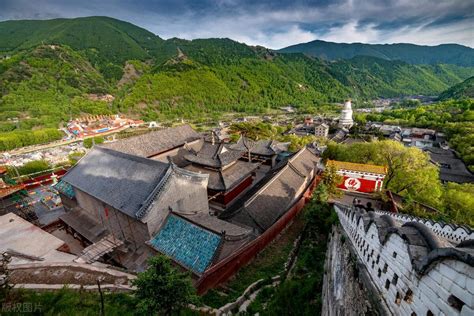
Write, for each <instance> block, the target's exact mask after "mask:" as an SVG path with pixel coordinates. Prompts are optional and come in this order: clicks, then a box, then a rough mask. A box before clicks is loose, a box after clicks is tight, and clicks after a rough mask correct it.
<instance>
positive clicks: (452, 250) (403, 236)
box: [334, 205, 474, 316]
mask: <svg viewBox="0 0 474 316" xmlns="http://www.w3.org/2000/svg"><path fill="white" fill-rule="evenodd" d="M334 208H335V210H336V212H337V214H338V216H339V221H340V223H341V226H342V227H343V229H344V231H345V232H346V234H347V236H348V238H349V240H348V242H350V243H351V244H352V246H353V248H354V249H355V250H356V253H357V257H358V258H359V260H360V261H361V262H363V264H364V266H365V268H366V269H367V271H368V275H369V278H370V281H371V283H372V285H373V286H374V287H375V289H376V290H377V292H378V296H379V297H380V299H381V300H383V301H384V304H385V305H386V306H387V307H388V310H389V311H390V313H392V314H395V315H412V316H414V315H474V267H473V266H474V256H473V255H474V249H473V248H472V247H473V245H472V242H469V241H464V243H462V244H460V245H458V246H457V247H453V246H452V244H451V243H449V242H448V241H447V240H445V239H443V238H439V237H438V236H436V235H435V234H434V232H433V231H432V230H431V229H429V228H428V227H427V226H426V225H424V224H422V223H420V222H417V221H414V222H406V223H403V221H402V222H401V223H400V222H397V221H395V220H394V218H393V217H391V216H388V215H386V214H383V215H381V214H376V213H374V212H369V213H366V212H365V211H364V210H361V209H352V208H348V207H345V206H342V205H335V207H334Z"/></svg>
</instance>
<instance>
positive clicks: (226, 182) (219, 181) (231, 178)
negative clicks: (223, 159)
mask: <svg viewBox="0 0 474 316" xmlns="http://www.w3.org/2000/svg"><path fill="white" fill-rule="evenodd" d="M257 167H258V164H255V163H249V162H245V161H240V160H238V161H236V162H235V163H234V164H233V165H232V166H230V167H228V168H226V169H224V170H211V169H207V168H203V167H201V166H197V165H194V164H191V165H188V166H186V167H184V169H186V170H189V171H193V172H197V173H204V174H208V175H209V182H208V184H207V187H208V188H209V189H211V190H216V191H226V190H229V189H232V188H233V187H234V186H236V185H237V184H239V183H240V182H241V181H242V180H244V179H245V178H247V177H248V176H249V175H250V174H251V173H252V172H253V171H254V170H255V169H257Z"/></svg>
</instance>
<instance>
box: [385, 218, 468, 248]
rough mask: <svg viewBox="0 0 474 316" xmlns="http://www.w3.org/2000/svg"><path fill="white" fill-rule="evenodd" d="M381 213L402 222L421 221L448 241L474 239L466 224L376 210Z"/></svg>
mask: <svg viewBox="0 0 474 316" xmlns="http://www.w3.org/2000/svg"><path fill="white" fill-rule="evenodd" d="M376 213H377V214H379V215H388V216H390V217H392V218H394V219H396V220H398V221H401V222H404V223H406V222H419V223H422V224H424V225H426V226H427V227H428V228H429V229H431V230H432V231H433V232H434V233H435V234H436V235H438V236H439V237H442V238H445V239H447V240H448V241H450V242H452V243H455V244H459V243H460V242H462V241H464V240H468V239H474V231H473V230H472V229H471V228H469V227H466V226H460V225H454V224H447V223H440V222H435V221H432V220H431V219H425V218H418V217H415V216H411V215H408V214H400V213H392V212H386V211H376Z"/></svg>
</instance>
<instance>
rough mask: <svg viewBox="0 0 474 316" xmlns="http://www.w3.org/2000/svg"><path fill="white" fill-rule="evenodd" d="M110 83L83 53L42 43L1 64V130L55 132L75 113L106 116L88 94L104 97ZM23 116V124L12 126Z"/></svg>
mask: <svg viewBox="0 0 474 316" xmlns="http://www.w3.org/2000/svg"><path fill="white" fill-rule="evenodd" d="M107 91H109V85H108V83H107V82H106V81H105V80H104V78H103V76H102V74H101V73H99V72H98V71H97V70H96V69H95V68H94V67H93V66H92V65H91V64H90V63H89V61H88V60H87V59H86V58H85V57H84V56H83V55H81V54H80V53H78V52H75V51H73V50H72V49H70V48H67V47H62V46H50V45H42V46H38V47H36V48H34V49H30V50H26V51H24V52H21V53H18V54H16V55H14V56H12V57H11V58H9V59H6V60H0V92H1V99H0V122H3V124H2V123H0V124H1V125H0V130H1V131H10V130H14V129H23V130H24V129H31V128H36V129H37V128H42V127H53V128H57V126H58V122H60V121H62V120H65V119H67V118H68V117H69V115H71V114H79V113H81V112H89V113H93V112H99V113H100V112H104V111H105V112H107V111H108V108H107V106H106V105H105V104H101V103H97V106H91V102H92V101H88V100H87V98H85V96H86V95H87V94H91V93H105V92H107ZM13 118H19V119H20V122H19V124H13V123H8V121H9V119H10V120H11V119H13Z"/></svg>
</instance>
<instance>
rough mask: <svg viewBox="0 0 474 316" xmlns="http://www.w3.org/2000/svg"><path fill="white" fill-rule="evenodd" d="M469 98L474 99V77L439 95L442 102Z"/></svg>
mask: <svg viewBox="0 0 474 316" xmlns="http://www.w3.org/2000/svg"><path fill="white" fill-rule="evenodd" d="M469 98H474V77H470V78H468V79H466V80H464V81H463V82H461V83H458V84H456V85H454V86H452V87H451V88H449V89H447V90H445V91H443V93H441V94H440V95H439V99H440V100H449V99H469Z"/></svg>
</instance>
